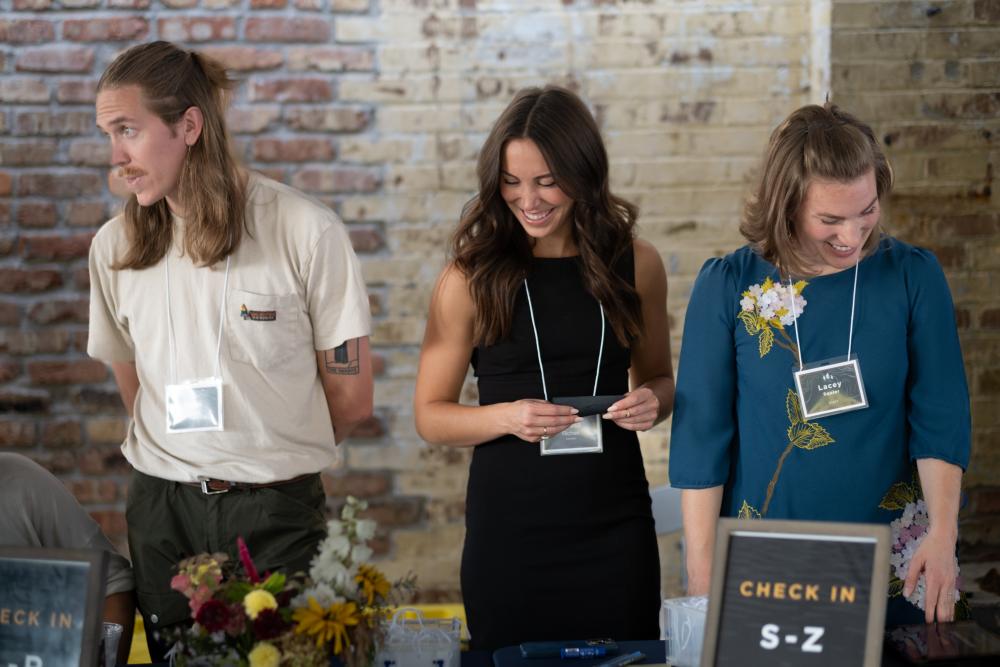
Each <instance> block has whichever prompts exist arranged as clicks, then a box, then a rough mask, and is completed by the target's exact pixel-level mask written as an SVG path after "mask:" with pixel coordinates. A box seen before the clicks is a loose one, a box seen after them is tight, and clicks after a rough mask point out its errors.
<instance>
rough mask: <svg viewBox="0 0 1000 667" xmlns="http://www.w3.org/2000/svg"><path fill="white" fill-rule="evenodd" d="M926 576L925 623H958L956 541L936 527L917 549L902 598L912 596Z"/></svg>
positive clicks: (904, 585)
mask: <svg viewBox="0 0 1000 667" xmlns="http://www.w3.org/2000/svg"><path fill="white" fill-rule="evenodd" d="M921 574H923V575H924V585H925V589H924V620H925V621H927V622H928V623H933V622H934V620H935V618H936V619H937V621H938V622H939V623H947V622H950V621H953V620H955V603H956V602H957V600H956V599H955V581H956V580H957V579H958V571H957V568H956V565H955V538H954V536H953V535H951V536H950V535H947V534H945V533H944V532H935V531H934V529H933V527H932V528H931V530H929V531H928V533H927V535H926V537H924V539H923V541H922V542H921V543H920V546H919V547H917V551H916V552H915V553H914V554H913V559H912V560H911V561H910V569H909V571H908V572H907V574H906V582H905V583H904V584H903V596H904V597H909V596H910V595H911V594H912V593H913V591H914V590H915V589H916V587H917V580H918V579H919V577H920V575H921Z"/></svg>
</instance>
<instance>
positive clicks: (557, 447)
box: [524, 279, 606, 454]
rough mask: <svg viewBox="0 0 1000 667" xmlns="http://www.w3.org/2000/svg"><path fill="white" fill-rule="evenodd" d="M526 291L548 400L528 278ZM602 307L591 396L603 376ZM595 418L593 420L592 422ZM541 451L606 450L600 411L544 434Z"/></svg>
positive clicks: (568, 452)
mask: <svg viewBox="0 0 1000 667" xmlns="http://www.w3.org/2000/svg"><path fill="white" fill-rule="evenodd" d="M524 294H525V296H527V297H528V314H529V315H530V316H531V331H532V333H534V335H535V352H536V354H537V355H538V372H539V374H540V375H541V376H542V395H543V396H545V400H546V401H548V400H549V389H548V385H547V384H546V383H545V366H544V365H543V364H542V348H541V344H540V343H539V338H538V326H537V324H536V322H535V309H534V307H533V306H532V303H531V290H530V289H528V281H527V279H525V280H524ZM597 307H598V308H599V309H600V311H601V343H600V346H599V347H598V348H597V371H596V372H595V373H594V389H593V392H592V393H591V396H597V383H598V381H599V380H600V378H601V360H602V359H603V357H604V331H605V328H606V327H605V320H604V305H603V304H602V303H601V302H600V301H598V302H597ZM591 422H592V423H591ZM539 444H540V445H541V453H542V454H575V453H583V452H601V451H603V450H604V443H603V434H602V429H601V421H600V415H591V416H590V417H584V419H583V421H580V422H577V423H575V424H573V425H572V426H570V427H568V428H566V429H564V430H563V431H560V432H559V433H556V434H555V435H552V436H542V440H541V442H540V443H539Z"/></svg>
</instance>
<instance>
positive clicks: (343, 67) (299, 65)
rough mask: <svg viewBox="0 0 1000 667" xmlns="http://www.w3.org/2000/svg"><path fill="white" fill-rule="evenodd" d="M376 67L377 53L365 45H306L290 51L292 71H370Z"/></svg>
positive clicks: (289, 57)
mask: <svg viewBox="0 0 1000 667" xmlns="http://www.w3.org/2000/svg"><path fill="white" fill-rule="evenodd" d="M374 67H375V53H374V51H373V50H372V49H371V48H369V47H364V46H306V47H301V48H295V49H291V50H289V52H288V69H289V70H291V71H297V70H298V71H301V70H318V71H320V72H368V71H371V70H372V69H374Z"/></svg>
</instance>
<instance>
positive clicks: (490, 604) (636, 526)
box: [461, 252, 660, 650]
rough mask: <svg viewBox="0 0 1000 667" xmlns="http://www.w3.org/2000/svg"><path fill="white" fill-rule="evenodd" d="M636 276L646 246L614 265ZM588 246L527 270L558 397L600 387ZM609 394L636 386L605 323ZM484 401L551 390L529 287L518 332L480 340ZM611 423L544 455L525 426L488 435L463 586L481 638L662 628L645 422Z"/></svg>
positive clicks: (604, 381) (630, 636)
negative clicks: (576, 447)
mask: <svg viewBox="0 0 1000 667" xmlns="http://www.w3.org/2000/svg"><path fill="white" fill-rule="evenodd" d="M616 270H618V271H619V273H620V275H622V276H623V277H625V278H626V279H627V280H629V282H633V283H634V274H635V270H634V257H633V255H632V253H631V252H630V253H628V256H627V257H625V258H624V259H623V260H622V261H621V262H620V266H618V267H616ZM580 271H581V267H580V264H579V261H578V260H577V259H576V258H573V257H569V258H557V259H547V258H536V259H534V260H533V263H532V266H531V270H530V273H529V276H528V286H529V288H530V290H531V300H532V304H533V306H534V311H535V320H536V323H537V326H538V335H539V339H540V345H541V354H542V362H543V364H544V366H545V379H546V382H547V383H548V389H549V397H550V398H552V397H556V396H580V395H590V394H591V393H592V391H593V385H594V373H595V370H596V367H597V352H598V347H599V345H600V340H601V331H600V329H601V315H600V309H599V306H598V303H597V301H596V300H595V299H594V298H593V297H592V296H590V294H588V293H587V292H586V290H585V289H584V287H583V283H582V280H581V274H580ZM606 326H607V328H606V332H605V340H604V355H603V359H602V362H601V374H600V382H599V384H598V389H597V393H598V394H623V393H625V392H626V391H628V368H629V350H628V348H625V347H622V346H621V344H620V343H619V342H618V339H617V338H616V337H615V335H614V332H613V331H612V329H611V327H610V325H606ZM472 364H473V368H474V369H475V372H476V376H477V377H478V379H479V402H480V405H490V404H493V403H499V402H504V401H515V400H518V399H522V398H543V393H542V382H541V377H540V375H539V369H538V357H537V353H536V350H535V339H534V335H533V333H532V328H531V319H530V316H529V313H528V303H527V299H526V297H525V292H524V289H523V287H522V288H521V289H520V291H519V293H518V295H517V301H516V304H515V310H514V320H513V327H512V332H511V336H510V337H509V339H507V340H505V341H502V342H500V343H497V344H495V345H491V346H489V347H480V348H477V349H476V350H474V352H473V357H472ZM602 422H603V441H604V451H603V452H602V453H598V454H564V455H553V456H542V455H541V453H540V450H539V445H538V444H537V443H528V442H525V441H523V440H521V439H519V438H517V437H515V436H513V435H507V436H503V437H501V438H497V439H496V440H492V441H490V442H486V443H483V444H481V445H478V446H477V447H476V449H475V452H474V453H473V457H472V463H471V467H470V470H469V483H468V492H467V505H466V536H465V547H464V551H463V553H462V572H461V581H462V593H463V598H464V602H465V610H466V615H467V619H468V623H469V630H470V633H471V635H472V648H474V649H477V650H482V649H487V650H495V649H497V648H500V647H503V646H510V645H514V644H519V643H521V642H525V641H539V640H560V639H590V638H597V637H610V638H612V639H615V640H619V641H620V640H635V639H656V638H657V637H658V635H659V605H660V566H659V555H658V551H657V544H656V534H655V530H654V526H653V517H652V513H651V509H650V499H649V487H648V484H647V482H646V473H645V469H644V468H643V464H642V456H641V454H640V452H639V442H638V439H637V438H636V435H635V433H634V432H631V431H627V430H625V429H622V428H620V427H618V426H617V425H616V424H614V423H613V422H610V421H604V420H602Z"/></svg>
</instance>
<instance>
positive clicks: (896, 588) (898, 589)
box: [889, 575, 903, 598]
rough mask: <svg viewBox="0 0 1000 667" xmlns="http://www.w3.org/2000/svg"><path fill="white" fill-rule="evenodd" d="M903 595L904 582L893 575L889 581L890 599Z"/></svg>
mask: <svg viewBox="0 0 1000 667" xmlns="http://www.w3.org/2000/svg"><path fill="white" fill-rule="evenodd" d="M902 593H903V580H902V579H900V578H899V577H897V576H896V575H892V579H890V580H889V597H891V598H894V597H896V596H897V595H902Z"/></svg>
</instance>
